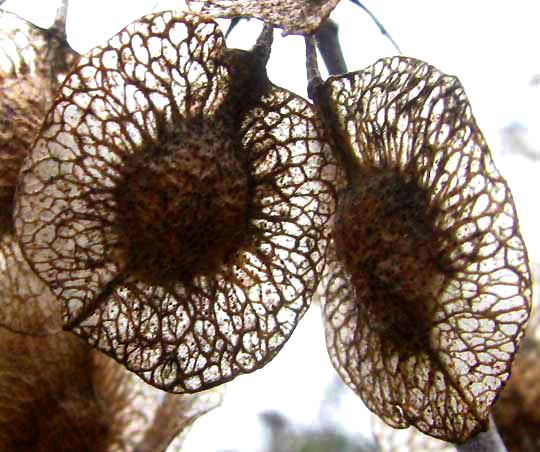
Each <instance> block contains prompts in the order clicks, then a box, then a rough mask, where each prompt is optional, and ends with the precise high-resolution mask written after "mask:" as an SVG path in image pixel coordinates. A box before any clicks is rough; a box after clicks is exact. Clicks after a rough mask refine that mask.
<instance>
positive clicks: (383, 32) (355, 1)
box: [350, 0, 402, 55]
mask: <svg viewBox="0 0 540 452" xmlns="http://www.w3.org/2000/svg"><path fill="white" fill-rule="evenodd" d="M350 1H351V2H352V3H354V4H355V5H356V6H359V7H360V8H362V9H363V10H364V11H365V12H366V13H367V14H368V15H369V17H371V20H373V22H375V24H376V25H377V27H379V30H380V31H381V33H382V34H383V35H384V36H386V37H387V38H388V40H389V41H390V42H391V43H392V45H393V46H394V47H395V48H396V50H397V51H398V52H399V54H400V55H402V53H401V49H400V48H399V46H398V45H397V44H396V41H394V39H393V38H392V36H390V33H388V31H386V28H384V26H383V24H381V23H380V22H379V20H378V19H377V18H376V17H375V15H374V14H373V13H372V12H371V11H370V10H369V9H367V8H366V7H365V6H364V5H363V4H362V3H361V2H360V1H359V0H350Z"/></svg>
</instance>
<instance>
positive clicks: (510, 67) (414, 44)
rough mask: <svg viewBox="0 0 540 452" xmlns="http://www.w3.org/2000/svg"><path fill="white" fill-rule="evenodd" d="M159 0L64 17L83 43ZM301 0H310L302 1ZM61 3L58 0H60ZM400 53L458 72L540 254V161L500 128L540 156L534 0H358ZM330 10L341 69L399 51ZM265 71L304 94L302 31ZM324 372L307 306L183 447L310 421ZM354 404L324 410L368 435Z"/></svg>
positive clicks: (95, 6)
mask: <svg viewBox="0 0 540 452" xmlns="http://www.w3.org/2000/svg"><path fill="white" fill-rule="evenodd" d="M156 1H157V0H93V1H88V0H70V9H69V16H68V23H67V33H68V39H69V42H70V44H71V45H72V47H73V48H74V49H75V50H77V51H79V52H85V51H87V50H89V49H90V48H92V47H93V46H95V45H98V44H100V43H101V42H103V41H104V40H106V39H108V38H109V37H110V36H111V35H113V34H114V33H115V32H116V31H118V30H119V29H121V28H122V27H123V26H125V25H126V24H127V23H128V22H130V21H132V20H134V19H136V18H138V17H139V16H141V15H143V14H147V13H149V12H151V11H152V8H153V7H154V5H156ZM306 1H309V0H306ZM58 3H59V0H58ZM364 4H365V5H366V6H367V7H368V8H370V9H371V11H372V12H373V13H374V14H375V15H376V16H377V17H378V18H379V20H380V21H381V22H382V23H383V24H384V26H385V27H386V28H387V30H388V31H389V32H390V33H391V34H392V36H393V38H394V39H395V40H396V41H397V43H398V44H399V46H400V47H401V49H402V51H403V53H404V54H405V55H407V56H414V57H416V58H419V59H422V60H425V61H427V62H429V63H431V64H433V65H435V66H437V67H438V68H439V69H441V70H442V71H444V72H446V73H449V74H453V75H457V76H459V78H460V80H461V82H462V83H463V85H464V86H465V89H466V92H467V94H468V96H469V100H470V102H471V104H472V107H473V112H474V114H475V116H476V119H477V122H478V124H479V125H480V127H481V128H482V130H483V131H484V134H485V136H486V139H487V141H488V143H489V145H490V147H491V149H492V151H493V154H494V156H495V158H496V162H497V165H498V168H499V170H500V171H501V172H502V173H503V174H504V175H505V177H506V178H507V179H508V181H509V183H510V186H511V188H512V192H513V194H514V197H515V200H516V203H517V207H518V213H519V216H520V219H521V228H522V232H523V235H524V237H525V240H526V242H527V245H528V248H529V253H530V256H531V258H532V259H533V260H535V261H538V260H540V240H539V239H538V238H537V236H538V231H539V224H540V217H539V209H538V203H537V200H536V197H537V196H538V195H537V194H538V192H539V190H538V189H539V184H540V183H539V177H538V176H539V169H540V160H537V161H535V160H530V159H527V158H525V157H522V156H518V155H515V154H513V153H511V152H510V151H509V149H508V147H506V148H505V147H504V146H503V140H501V130H502V129H503V128H505V127H508V126H509V125H511V124H515V123H520V125H521V131H522V132H521V134H520V135H519V136H518V137H517V138H516V139H517V140H518V141H519V140H521V142H522V143H521V144H522V145H523V146H527V147H529V148H531V149H532V152H537V155H538V157H539V158H540V127H539V125H540V123H539V120H540V86H536V87H535V86H533V85H532V84H531V79H532V77H533V75H535V74H540V27H539V26H538V20H539V19H540V2H538V1H537V0H528V1H525V0H515V1H513V2H508V1H504V2H503V1H489V2H488V1H487V0H477V1H474V2H473V1H470V0H453V1H451V2H449V1H442V0H408V1H403V0H365V1H364ZM180 5H181V2H180V1H179V0H177V1H173V0H162V1H160V2H157V6H156V9H155V10H156V11H158V10H162V9H169V8H174V7H179V6H180ZM56 7H57V1H56V0H8V1H7V2H6V3H5V4H4V8H5V9H8V10H12V11H14V12H16V13H17V14H19V15H20V16H22V17H24V18H25V19H27V20H30V21H32V22H34V23H36V24H38V25H40V26H43V27H48V26H50V25H51V23H52V21H53V19H54V14H55V11H56ZM332 17H333V18H334V19H335V20H336V21H337V22H338V23H339V24H340V26H341V42H342V47H343V51H344V54H345V58H346V60H347V64H348V66H349V70H351V71H352V70H358V69H362V68H364V67H365V66H368V65H370V64H372V63H373V62H374V61H375V60H377V59H378V58H381V57H385V56H391V55H394V54H395V53H396V52H395V50H394V48H393V47H392V45H391V43H390V42H389V41H388V40H387V39H386V38H385V37H384V36H382V35H381V34H380V32H379V31H378V29H377V28H376V26H375V25H374V24H373V22H372V21H371V19H370V18H369V17H368V16H367V15H366V14H365V13H364V12H363V11H362V10H361V9H360V8H358V7H355V6H353V5H352V4H351V3H349V2H348V1H347V0H342V3H341V4H340V5H339V6H338V8H337V9H336V11H335V12H334V13H333V15H332ZM259 27H260V24H259V23H258V21H255V20H252V21H250V22H249V23H246V22H243V23H241V24H240V25H239V26H238V27H237V29H236V30H235V31H234V32H233V34H232V36H231V39H230V40H229V42H228V45H229V46H230V47H243V48H249V47H250V46H251V45H252V44H253V42H254V40H255V38H256V36H257V34H258V31H259ZM268 72H269V76H270V79H271V80H272V81H273V82H274V83H275V84H277V85H280V86H283V87H285V88H288V89H291V90H293V91H296V92H298V93H299V94H301V95H305V85H306V80H305V75H304V74H305V69H304V47H303V39H302V38H299V37H294V36H291V37H287V38H281V37H279V32H276V42H275V45H274V48H273V53H272V58H271V60H270V63H269V67H268ZM332 375H333V370H332V368H331V366H330V364H329V361H328V358H327V357H326V351H325V346H324V338H323V331H322V325H321V322H320V319H319V312H318V310H317V308H316V307H314V309H311V310H310V312H309V313H308V314H307V315H306V317H305V318H304V320H303V321H302V322H301V323H300V325H299V327H298V329H297V331H296V332H295V334H294V336H293V338H292V339H291V341H290V342H289V343H288V344H287V345H286V346H285V348H284V349H283V351H282V353H281V354H280V355H279V356H278V357H277V358H276V359H275V360H274V361H273V362H271V363H270V364H269V365H267V366H266V368H265V369H263V370H261V371H259V372H257V373H255V374H253V375H247V376H243V377H239V378H237V379H236V380H235V381H234V382H232V383H231V384H230V385H229V387H228V394H227V397H226V401H225V403H224V405H223V407H222V408H220V409H218V410H215V411H214V412H213V413H211V414H209V415H207V416H205V417H204V418H202V419H201V420H200V421H198V422H197V423H196V424H195V426H194V428H193V430H192V432H191V434H190V435H189V436H188V442H187V443H186V448H185V450H186V452H216V451H218V450H227V449H236V450H241V451H242V452H243V451H256V450H261V447H262V443H261V433H262V432H261V428H260V423H259V420H258V417H257V413H258V412H260V411H264V410H272V409H275V410H279V411H281V412H283V413H285V414H286V415H287V416H288V417H290V418H291V419H293V420H294V422H296V423H297V424H298V425H304V426H308V425H312V424H314V423H316V422H317V420H318V416H319V413H318V410H319V404H320V401H321V398H322V396H323V392H324V390H325V387H326V385H327V384H328V383H329V382H330V381H331V379H332ZM362 410H363V408H362V406H361V403H360V402H359V401H358V400H357V399H356V398H355V397H354V396H352V395H351V394H348V395H347V397H345V398H344V403H343V404H342V405H341V406H340V408H339V409H338V410H337V411H335V412H334V413H331V417H332V419H334V421H335V422H336V425H337V426H341V427H342V428H345V429H347V430H349V431H350V432H351V433H353V434H355V433H358V432H365V433H369V430H370V427H369V425H368V423H367V420H366V415H365V412H363V411H362Z"/></svg>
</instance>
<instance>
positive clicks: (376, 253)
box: [335, 169, 445, 347]
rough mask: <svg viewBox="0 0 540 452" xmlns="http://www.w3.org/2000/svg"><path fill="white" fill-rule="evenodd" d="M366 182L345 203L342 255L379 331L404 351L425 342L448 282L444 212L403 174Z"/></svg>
mask: <svg viewBox="0 0 540 452" xmlns="http://www.w3.org/2000/svg"><path fill="white" fill-rule="evenodd" d="M359 180H360V182H359V183H358V186H357V187H355V188H354V189H353V190H350V191H349V192H347V193H345V194H344V196H343V197H342V199H341V200H340V206H339V214H338V220H337V223H336V229H335V241H336V246H337V252H338V255H339V257H340V258H341V259H342V260H343V262H344V263H345V266H346V269H347V271H348V272H349V274H350V275H351V279H352V281H351V282H352V283H353V285H354V287H355V290H356V298H357V301H358V302H359V303H361V304H363V305H364V307H365V309H366V310H367V311H368V312H369V315H370V316H371V318H372V319H373V321H374V325H373V327H374V328H380V329H381V330H383V331H384V333H385V334H386V335H387V336H389V337H392V336H393V337H395V339H396V341H395V342H396V346H397V344H399V346H400V347H403V346H405V347H408V346H411V345H412V344H413V343H415V344H416V345H418V344H417V343H424V342H426V341H427V334H428V333H429V330H430V327H431V322H432V315H433V312H434V307H435V305H434V303H435V300H436V297H437V295H438V294H439V292H440V290H441V287H442V285H443V284H444V282H445V275H444V271H442V266H443V260H444V253H443V251H444V240H442V238H441V236H442V235H443V234H441V233H440V231H439V230H438V229H437V228H436V220H437V210H436V208H434V207H433V206H432V205H431V203H430V199H429V195H428V193H427V191H426V190H425V189H423V188H422V187H420V186H419V185H418V184H417V183H416V181H415V180H414V179H413V178H408V177H407V175H406V174H404V173H401V172H399V171H397V170H382V169H381V170H379V171H378V172H376V173H375V174H371V175H365V176H363V177H361V178H360V179H359ZM416 345H415V346H416ZM426 345H427V344H426Z"/></svg>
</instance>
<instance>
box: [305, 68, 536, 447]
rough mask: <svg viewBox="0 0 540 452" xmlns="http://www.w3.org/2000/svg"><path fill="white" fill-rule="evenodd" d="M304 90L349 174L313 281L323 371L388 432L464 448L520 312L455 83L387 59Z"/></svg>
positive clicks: (520, 280)
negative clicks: (321, 269) (321, 271)
mask: <svg viewBox="0 0 540 452" xmlns="http://www.w3.org/2000/svg"><path fill="white" fill-rule="evenodd" d="M313 86H314V89H313V96H314V99H315V101H316V104H318V106H319V108H320V111H321V117H322V119H323V122H324V123H325V124H326V129H327V130H328V132H329V137H330V138H331V140H332V145H333V148H334V150H335V151H336V154H337V155H340V156H341V159H342V161H343V163H344V165H345V167H346V169H347V174H348V186H347V188H346V189H344V190H343V191H342V192H341V193H340V195H339V199H338V206H337V215H336V220H335V224H334V233H333V241H332V246H331V247H330V257H329V266H328V272H327V274H326V276H325V277H324V278H323V281H324V284H323V286H324V288H323V292H324V296H323V297H322V299H323V301H324V323H325V328H326V339H327V346H328V350H329V354H330V357H331V360H332V362H333V364H334V366H335V368H336V369H337V371H338V373H339V374H340V375H341V377H342V378H343V379H344V380H345V382H346V383H347V384H348V385H349V386H351V387H352V388H353V389H354V390H355V391H356V392H357V393H358V394H359V395H360V396H361V398H362V399H363V400H364V402H365V403H366V404H367V406H368V407H369V408H370V409H371V410H372V411H374V412H375V413H377V414H378V415H379V416H380V417H381V418H382V419H383V420H384V421H385V422H386V423H388V424H389V425H391V426H393V427H396V428H404V427H407V426H409V425H414V426H416V427H417V428H418V429H420V430H421V431H423V432H425V433H427V434H430V435H432V436H435V437H438V438H441V439H445V440H447V441H453V442H461V441H464V440H466V439H467V438H468V437H470V436H471V435H473V434H474V433H476V432H478V431H480V430H484V429H486V428H487V426H488V414H489V410H490V407H491V405H492V404H493V402H494V401H495V400H496V398H497V395H498V394H499V392H500V391H501V389H502V388H503V386H504V383H505V381H506V380H507V379H508V377H509V375H510V365H511V362H512V359H513V357H514V354H515V353H516V350H517V347H518V343H519V341H520V338H521V336H522V335H523V330H524V325H525V323H526V321H527V319H528V316H529V312H530V299H531V288H530V275H529V269H528V260H527V252H526V248H525V244H524V242H523V239H522V238H521V236H520V233H519V227H518V220H517V216H516V211H515V207H514V203H513V200H512V196H511V194H510V190H509V189H508V186H507V184H506V182H505V180H504V179H503V178H502V177H501V175H500V174H499V172H498V171H497V169H496V168H495V166H494V164H493V161H492V158H491V155H490V152H489V149H488V147H487V145H486V143H485V141H484V138H483V136H482V133H481V132H480V130H479V128H478V126H477V124H476V122H475V120H474V117H473V115H472V113H471V108H470V105H469V102H468V100H467V97H466V95H465V93H464V91H463V88H462V86H461V84H460V83H459V81H458V80H457V79H456V78H455V77H450V76H447V75H444V74H443V73H441V72H440V71H438V70H437V69H436V68H434V67H433V66H430V65H428V64H426V63H424V62H421V61H418V60H415V59H412V58H404V57H395V58H387V59H383V60H380V61H378V62H376V63H375V64H374V65H372V66H371V67H368V68H367V69H365V70H363V71H360V72H355V73H350V74H346V75H343V76H338V77H331V78H330V79H329V80H328V81H327V82H326V83H324V84H319V86H318V87H316V86H315V85H313Z"/></svg>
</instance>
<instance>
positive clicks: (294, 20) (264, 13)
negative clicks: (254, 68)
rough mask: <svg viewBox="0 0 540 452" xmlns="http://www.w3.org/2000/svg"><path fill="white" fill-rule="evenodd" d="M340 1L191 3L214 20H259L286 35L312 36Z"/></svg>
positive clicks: (192, 0)
mask: <svg viewBox="0 0 540 452" xmlns="http://www.w3.org/2000/svg"><path fill="white" fill-rule="evenodd" d="M339 1H340V0H310V1H305V0H277V1H276V0H187V4H188V6H189V7H190V8H191V9H193V10H194V11H198V12H202V13H204V14H209V15H211V16H213V17H227V18H232V17H239V16H246V17H256V18H257V19H261V20H263V21H264V22H266V23H269V24H272V25H274V26H276V27H279V28H283V32H284V33H286V34H289V35H291V34H297V35H302V34H311V33H313V32H315V31H316V30H317V29H318V28H319V27H320V26H321V24H322V23H323V22H324V21H325V20H326V19H327V18H328V16H330V13H331V12H332V11H333V10H334V8H335V7H336V6H337V4H338V3H339Z"/></svg>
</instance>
